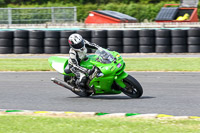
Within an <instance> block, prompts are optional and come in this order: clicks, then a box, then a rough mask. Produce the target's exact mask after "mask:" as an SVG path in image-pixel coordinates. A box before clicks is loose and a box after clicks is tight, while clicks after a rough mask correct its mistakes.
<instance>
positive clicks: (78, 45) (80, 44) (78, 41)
mask: <svg viewBox="0 0 200 133" xmlns="http://www.w3.org/2000/svg"><path fill="white" fill-rule="evenodd" d="M68 42H69V45H70V47H71V48H73V49H74V50H76V51H79V50H81V49H82V48H84V47H85V43H84V40H83V38H82V36H81V35H79V34H72V35H70V36H69V39H68Z"/></svg>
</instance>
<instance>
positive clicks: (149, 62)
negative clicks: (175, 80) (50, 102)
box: [0, 58, 200, 72]
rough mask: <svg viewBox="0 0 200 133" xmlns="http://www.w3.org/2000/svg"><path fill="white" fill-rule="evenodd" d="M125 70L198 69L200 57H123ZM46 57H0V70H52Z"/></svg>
mask: <svg viewBox="0 0 200 133" xmlns="http://www.w3.org/2000/svg"><path fill="white" fill-rule="evenodd" d="M124 61H125V62H126V69H125V70H126V71H194V72H195V71H200V58H125V59H124ZM52 70H53V69H52V68H50V66H49V64H48V61H47V59H0V71H52Z"/></svg>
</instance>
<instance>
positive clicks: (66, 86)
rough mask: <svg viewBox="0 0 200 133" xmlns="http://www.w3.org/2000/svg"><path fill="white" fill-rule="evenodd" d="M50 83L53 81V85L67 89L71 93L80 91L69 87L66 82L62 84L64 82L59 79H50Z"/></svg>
mask: <svg viewBox="0 0 200 133" xmlns="http://www.w3.org/2000/svg"><path fill="white" fill-rule="evenodd" d="M51 81H53V82H54V83H55V84H57V85H60V86H62V87H65V88H67V89H69V90H71V91H73V92H80V91H81V90H80V89H77V88H75V87H73V86H71V85H69V84H68V83H66V82H64V81H62V80H60V79H56V78H51Z"/></svg>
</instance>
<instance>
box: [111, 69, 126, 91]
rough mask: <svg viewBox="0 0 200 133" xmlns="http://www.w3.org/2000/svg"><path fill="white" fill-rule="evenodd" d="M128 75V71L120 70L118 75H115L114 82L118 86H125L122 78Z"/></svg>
mask: <svg viewBox="0 0 200 133" xmlns="http://www.w3.org/2000/svg"><path fill="white" fill-rule="evenodd" d="M127 76H128V73H126V72H122V73H121V74H120V75H117V76H115V79H114V80H115V82H116V84H117V85H118V86H120V87H121V88H125V87H126V85H125V84H124V82H123V79H125V78H126V77H127Z"/></svg>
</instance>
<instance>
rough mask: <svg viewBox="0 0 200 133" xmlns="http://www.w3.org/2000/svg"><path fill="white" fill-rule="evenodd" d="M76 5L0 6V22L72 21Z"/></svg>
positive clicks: (38, 22)
mask: <svg viewBox="0 0 200 133" xmlns="http://www.w3.org/2000/svg"><path fill="white" fill-rule="evenodd" d="M76 21H77V12H76V7H43V8H0V24H43V23H66V22H67V23H73V22H76Z"/></svg>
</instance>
